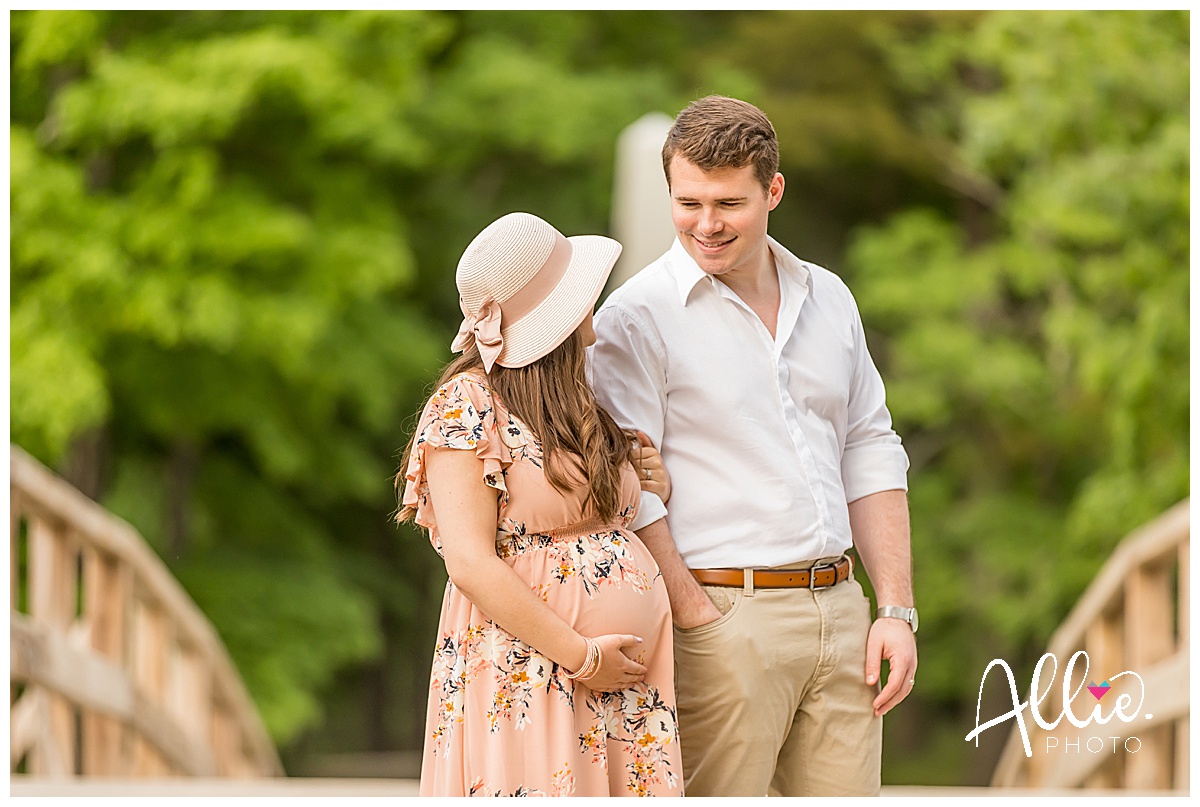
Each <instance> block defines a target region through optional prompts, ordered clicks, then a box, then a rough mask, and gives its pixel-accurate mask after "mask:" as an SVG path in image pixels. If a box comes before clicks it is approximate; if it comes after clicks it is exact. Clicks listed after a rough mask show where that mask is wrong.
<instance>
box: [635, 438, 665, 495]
mask: <svg viewBox="0 0 1200 807" xmlns="http://www.w3.org/2000/svg"><path fill="white" fill-rule="evenodd" d="M637 439H638V447H637V448H635V449H634V450H633V467H634V469H635V470H636V471H637V475H638V482H639V483H640V484H641V486H642V490H645V491H649V492H650V493H653V494H655V495H657V496H658V498H660V499H662V502H663V504H666V503H667V500H668V499H670V498H671V475H670V474H669V473H667V467H666V466H665V465H663V461H662V455H661V454H659V453H658V449H656V448H655V447H654V443H652V442H650V438H649V436H647V434H646V433H645V432H643V431H639V432H638V433H637ZM647 472H649V475H648V476H647Z"/></svg>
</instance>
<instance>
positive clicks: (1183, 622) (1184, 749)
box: [1172, 540, 1192, 793]
mask: <svg viewBox="0 0 1200 807" xmlns="http://www.w3.org/2000/svg"><path fill="white" fill-rule="evenodd" d="M1191 568H1192V567H1191V541H1190V540H1186V541H1184V542H1183V543H1182V544H1180V545H1179V567H1178V579H1179V605H1178V613H1179V624H1178V628H1177V630H1176V634H1175V635H1176V638H1177V642H1178V644H1177V647H1178V649H1179V650H1182V651H1184V652H1186V651H1187V649H1188V648H1189V647H1191V629H1192V624H1191V617H1190V608H1189V605H1190V602H1191V599H1190V597H1191ZM1190 726H1191V720H1190V719H1189V718H1187V717H1185V718H1182V719H1181V720H1179V721H1178V722H1177V723H1176V724H1175V772H1174V776H1173V777H1172V779H1173V780H1174V781H1173V782H1172V787H1173V788H1174V789H1175V790H1182V791H1184V792H1185V793H1186V792H1187V791H1188V790H1189V788H1190V782H1191V757H1190V756H1189V752H1190V750H1191V736H1190V734H1189V729H1190Z"/></svg>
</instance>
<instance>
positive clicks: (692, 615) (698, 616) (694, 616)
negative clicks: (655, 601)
mask: <svg viewBox="0 0 1200 807" xmlns="http://www.w3.org/2000/svg"><path fill="white" fill-rule="evenodd" d="M700 592H701V596H703V598H704V599H703V601H701V600H700V599H694V600H692V601H691V602H690V605H689V606H688V607H687V610H686V611H685V610H682V609H681V610H680V611H678V612H676V613H675V614H674V618H675V627H677V628H683V629H684V630H688V629H689V628H698V627H700V626H701V625H707V624H708V623H709V622H716V621H717V620H718V619H720V618H721V617H722V616H724V614H722V613H721V609H719V608H717V606H715V605H713V601H712V600H710V599H709V598H708V595H707V594H704V589H700Z"/></svg>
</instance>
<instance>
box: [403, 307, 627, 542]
mask: <svg viewBox="0 0 1200 807" xmlns="http://www.w3.org/2000/svg"><path fill="white" fill-rule="evenodd" d="M584 348H585V345H584V344H583V338H582V337H581V336H580V334H579V330H578V329H576V330H575V331H574V332H572V333H571V335H570V336H568V337H567V338H566V340H565V341H563V343H562V344H561V345H559V346H558V347H556V348H555V349H554V350H552V351H550V353H548V354H547V355H545V356H543V357H542V358H540V359H538V360H537V361H535V362H532V363H531V364H528V365H526V366H524V367H501V366H500V365H499V364H496V365H493V366H492V371H491V372H490V373H487V374H485V373H484V370H483V360H482V359H480V357H479V349H478V348H477V347H476V346H475V345H474V344H472V345H471V346H470V347H468V348H467V349H466V351H464V352H463V354H462V355H461V356H459V357H458V358H456V359H454V360H453V361H451V362H450V363H449V364H447V365H446V367H445V369H443V370H442V374H441V377H440V378H439V379H438V382H437V386H438V387H441V386H442V385H443V384H445V383H446V382H447V381H449V380H450V379H451V378H453V377H454V376H456V375H458V374H459V373H465V372H474V373H475V374H476V375H478V376H480V377H481V378H486V381H485V382H484V383H485V384H486V385H487V387H488V388H489V389H490V390H491V392H492V395H493V396H495V397H496V398H499V399H500V402H501V403H502V405H503V406H504V407H505V408H507V409H508V411H509V412H510V413H512V414H513V415H515V416H516V417H517V419H518V420H520V421H521V422H522V423H524V424H525V425H527V426H528V427H529V428H530V429H532V430H533V433H534V435H535V436H536V437H537V439H538V440H539V442H540V443H541V446H542V457H543V463H544V465H543V467H544V469H545V472H546V478H547V479H549V480H550V484H552V485H553V486H554V487H555V488H557V489H558V490H559V491H561V492H563V493H567V492H569V491H570V490H572V489H573V488H576V487H578V486H579V484H580V482H581V481H582V482H583V483H585V484H586V485H587V488H588V496H587V499H586V501H585V503H584V506H585V509H586V508H587V507H588V506H589V505H590V506H591V507H592V508H594V510H595V513H596V515H598V516H600V518H602V519H603V520H605V521H611V520H612V519H613V518H614V517H615V516H616V514H617V509H618V505H619V503H620V496H621V475H620V468H621V465H623V464H624V463H625V462H626V461H627V460H629V459H630V458H631V456H632V444H633V441H634V439H635V437H634V433H633V432H631V431H626V430H623V429H621V428H620V427H619V426H617V424H616V422H615V421H614V420H613V419H612V416H611V415H609V414H608V412H606V411H605V410H604V407H602V406H600V404H599V403H598V402H597V401H596V396H595V395H593V394H592V388H591V386H589V384H588V381H587V355H586V353H585V352H584ZM417 436H418V434H417V433H416V432H415V431H414V434H413V436H412V438H411V439H410V440H409V443H408V448H407V449H405V451H404V456H403V457H402V459H401V461H400V472H399V473H397V474H396V490H397V492H398V493H399V494H400V495H401V496H403V491H404V484H405V472H406V471H407V469H408V463H409V460H410V459H411V458H412V453H413V451H414V450H415V449H416V443H417ZM415 512H416V511H415V510H414V509H413V508H412V507H406V506H405V505H404V504H403V502H401V504H400V509H399V510H398V511H397V513H396V521H398V522H403V521H407V520H408V519H410V518H412V517H413V515H415Z"/></svg>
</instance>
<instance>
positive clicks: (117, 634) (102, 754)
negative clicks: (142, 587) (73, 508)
mask: <svg viewBox="0 0 1200 807" xmlns="http://www.w3.org/2000/svg"><path fill="white" fill-rule="evenodd" d="M83 571H84V589H83V594H84V618H85V619H86V620H87V621H88V623H89V625H90V628H91V647H92V649H93V650H95V651H96V652H97V653H98V654H99V655H101V656H103V657H104V658H106V659H108V660H110V661H112V662H113V663H114V664H116V665H118V666H120V667H123V668H125V669H128V666H127V665H126V663H125V659H126V656H127V654H126V644H127V641H126V640H127V634H128V626H127V624H126V622H127V617H128V614H129V612H130V599H131V596H132V585H131V583H132V581H131V579H130V574H129V571H128V567H123V566H122V565H121V564H120V562H119V561H118V560H117V559H116V558H114V557H112V556H111V555H107V554H105V553H102V552H99V551H97V550H95V549H90V550H88V551H87V552H86V554H85V555H84V564H83ZM83 723H84V728H83V772H84V774H85V775H87V776H123V775H128V774H129V772H130V765H129V761H130V760H129V758H128V755H127V753H126V751H127V748H126V746H127V743H126V737H125V729H124V727H123V726H122V724H121V722H120V721H119V720H117V719H115V718H113V717H110V716H106V715H103V714H98V713H95V712H89V713H87V714H85V715H84V721H83Z"/></svg>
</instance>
